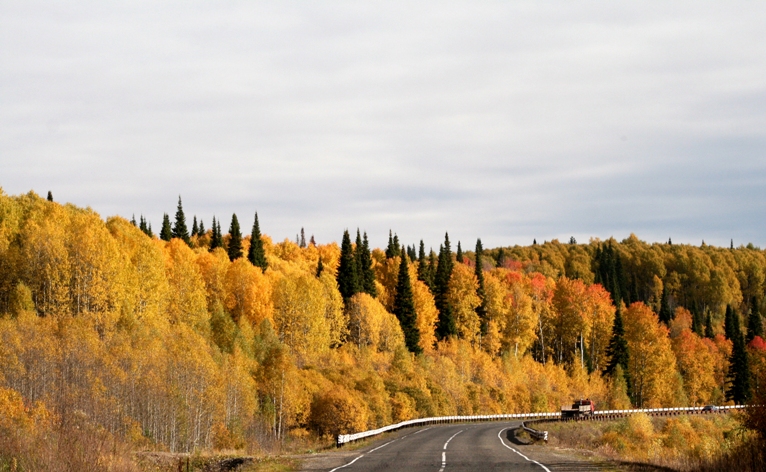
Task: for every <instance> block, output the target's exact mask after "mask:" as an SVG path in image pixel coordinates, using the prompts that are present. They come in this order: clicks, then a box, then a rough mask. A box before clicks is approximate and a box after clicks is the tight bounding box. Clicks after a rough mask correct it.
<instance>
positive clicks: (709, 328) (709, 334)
mask: <svg viewBox="0 0 766 472" xmlns="http://www.w3.org/2000/svg"><path fill="white" fill-rule="evenodd" d="M705 337H706V338H709V339H713V338H714V337H715V333H713V315H711V314H710V313H708V314H707V317H706V318H705Z"/></svg>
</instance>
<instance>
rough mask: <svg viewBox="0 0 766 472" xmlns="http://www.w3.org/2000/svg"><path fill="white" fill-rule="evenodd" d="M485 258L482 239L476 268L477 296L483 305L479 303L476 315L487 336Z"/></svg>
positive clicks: (479, 243) (479, 242)
mask: <svg viewBox="0 0 766 472" xmlns="http://www.w3.org/2000/svg"><path fill="white" fill-rule="evenodd" d="M483 256H484V247H483V246H482V245H481V239H477V240H476V265H475V267H474V269H475V271H474V272H475V274H476V280H477V281H478V286H477V288H476V295H478V296H479V300H480V301H481V303H479V306H477V307H476V315H477V316H478V317H479V322H480V323H481V334H482V335H485V334H487V326H488V321H489V320H488V319H487V292H486V290H485V289H484V268H483V267H482V264H483V259H482V258H483Z"/></svg>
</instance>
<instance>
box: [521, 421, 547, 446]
mask: <svg viewBox="0 0 766 472" xmlns="http://www.w3.org/2000/svg"><path fill="white" fill-rule="evenodd" d="M538 421H539V420H538ZM521 428H522V429H523V430H524V431H526V432H527V433H529V435H530V436H532V437H533V438H535V439H542V440H543V441H545V442H548V431H540V430H537V429H534V428H530V427H529V426H527V424H526V422H525V421H522V422H521Z"/></svg>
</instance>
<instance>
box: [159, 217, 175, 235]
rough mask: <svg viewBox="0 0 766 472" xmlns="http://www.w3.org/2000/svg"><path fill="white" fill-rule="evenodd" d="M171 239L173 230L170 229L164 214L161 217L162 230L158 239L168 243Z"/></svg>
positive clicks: (167, 218)
mask: <svg viewBox="0 0 766 472" xmlns="http://www.w3.org/2000/svg"><path fill="white" fill-rule="evenodd" d="M172 238H173V230H172V229H170V217H168V214H167V213H165V214H163V216H162V229H161V230H160V239H161V240H163V241H170V240H171V239H172Z"/></svg>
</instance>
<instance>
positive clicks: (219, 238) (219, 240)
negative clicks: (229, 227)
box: [210, 216, 223, 252]
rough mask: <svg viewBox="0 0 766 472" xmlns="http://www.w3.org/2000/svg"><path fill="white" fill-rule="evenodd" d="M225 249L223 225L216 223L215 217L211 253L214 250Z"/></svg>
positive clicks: (211, 237) (211, 234)
mask: <svg viewBox="0 0 766 472" xmlns="http://www.w3.org/2000/svg"><path fill="white" fill-rule="evenodd" d="M219 247H223V235H222V234H221V225H220V224H219V223H217V222H216V219H215V216H214V217H213V228H212V229H211V232H210V251H211V252H212V251H213V249H216V248H219Z"/></svg>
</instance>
